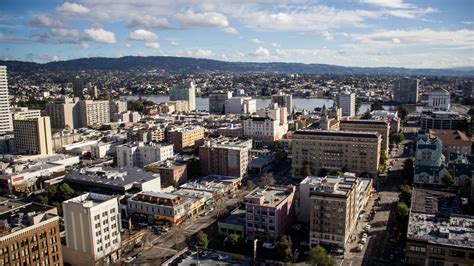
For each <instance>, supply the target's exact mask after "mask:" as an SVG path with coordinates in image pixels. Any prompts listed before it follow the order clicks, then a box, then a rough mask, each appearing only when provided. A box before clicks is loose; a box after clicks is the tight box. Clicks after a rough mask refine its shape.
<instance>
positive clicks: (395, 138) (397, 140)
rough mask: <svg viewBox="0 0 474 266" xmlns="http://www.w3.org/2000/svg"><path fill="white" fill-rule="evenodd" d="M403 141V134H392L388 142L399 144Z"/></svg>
mask: <svg viewBox="0 0 474 266" xmlns="http://www.w3.org/2000/svg"><path fill="white" fill-rule="evenodd" d="M404 140H405V135H403V133H393V134H391V135H390V142H395V143H400V142H402V141H404Z"/></svg>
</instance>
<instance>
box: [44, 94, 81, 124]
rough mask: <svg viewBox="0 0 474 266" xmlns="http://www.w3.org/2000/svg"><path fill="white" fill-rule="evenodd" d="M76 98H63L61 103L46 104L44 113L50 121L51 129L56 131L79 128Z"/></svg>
mask: <svg viewBox="0 0 474 266" xmlns="http://www.w3.org/2000/svg"><path fill="white" fill-rule="evenodd" d="M77 99H78V98H64V99H63V100H62V102H51V103H46V107H45V111H46V114H47V115H48V116H49V117H50V119H51V127H52V128H56V129H64V128H69V129H76V128H80V127H81V116H80V107H79V101H78V100H77Z"/></svg>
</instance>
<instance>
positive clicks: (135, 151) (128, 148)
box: [116, 142, 174, 167]
mask: <svg viewBox="0 0 474 266" xmlns="http://www.w3.org/2000/svg"><path fill="white" fill-rule="evenodd" d="M116 151H117V166H118V167H127V166H138V167H143V166H146V165H149V164H152V163H156V162H161V161H164V160H166V159H168V158H171V157H172V156H173V155H174V153H173V145H170V144H156V143H152V142H150V143H148V144H145V143H143V142H138V143H129V144H124V145H120V146H117V147H116Z"/></svg>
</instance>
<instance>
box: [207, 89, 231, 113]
mask: <svg viewBox="0 0 474 266" xmlns="http://www.w3.org/2000/svg"><path fill="white" fill-rule="evenodd" d="M230 98H232V92H231V91H216V92H213V93H211V94H209V113H211V114H216V115H223V114H224V113H225V102H226V101H227V100H229V99H230Z"/></svg>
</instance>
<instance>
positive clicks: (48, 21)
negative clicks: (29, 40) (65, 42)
mask: <svg viewBox="0 0 474 266" xmlns="http://www.w3.org/2000/svg"><path fill="white" fill-rule="evenodd" d="M31 25H33V26H45V27H63V26H64V25H63V23H62V22H61V21H59V20H56V19H52V18H50V17H47V16H37V17H36V18H34V19H33V20H31Z"/></svg>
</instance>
